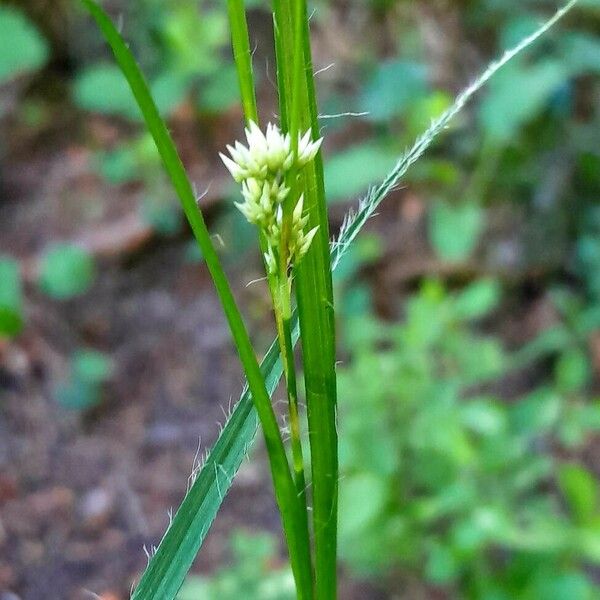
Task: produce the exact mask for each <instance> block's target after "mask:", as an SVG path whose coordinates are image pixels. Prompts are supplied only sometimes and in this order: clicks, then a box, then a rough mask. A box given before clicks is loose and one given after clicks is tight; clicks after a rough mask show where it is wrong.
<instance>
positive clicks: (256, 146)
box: [220, 121, 323, 183]
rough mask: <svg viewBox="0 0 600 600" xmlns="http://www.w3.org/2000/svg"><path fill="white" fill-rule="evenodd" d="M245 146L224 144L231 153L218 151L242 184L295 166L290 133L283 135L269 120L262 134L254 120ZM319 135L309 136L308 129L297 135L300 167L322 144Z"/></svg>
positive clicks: (248, 129)
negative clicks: (226, 153) (317, 137)
mask: <svg viewBox="0 0 600 600" xmlns="http://www.w3.org/2000/svg"><path fill="white" fill-rule="evenodd" d="M245 133H246V139H247V141H248V147H246V146H244V145H243V144H241V143H240V142H236V143H235V147H234V146H227V150H228V151H229V154H230V155H231V158H230V157H229V156H226V155H225V154H220V157H221V160H222V161H223V162H224V163H225V166H226V167H227V169H228V170H229V172H230V173H231V175H232V177H233V178H234V179H235V180H236V181H237V182H238V183H241V182H242V181H244V180H245V179H248V178H249V177H255V178H259V179H260V178H267V177H268V176H269V175H272V176H278V175H279V176H281V175H285V173H287V172H288V171H289V170H290V169H291V168H292V166H293V165H294V153H293V151H292V143H291V139H290V136H289V134H285V135H284V134H283V133H282V132H281V130H280V129H279V127H277V125H274V124H273V123H269V124H268V125H267V132H266V134H263V132H262V131H261V130H260V128H259V127H258V125H257V124H256V123H254V121H250V123H249V124H248V127H247V128H246V130H245ZM322 141H323V140H322V138H321V139H318V140H316V141H314V142H313V141H312V139H311V130H310V129H309V130H308V131H307V132H306V133H305V134H304V135H298V161H297V166H298V168H301V167H303V166H305V165H306V164H307V163H309V162H310V161H311V160H313V159H314V157H315V156H316V154H317V152H318V151H319V148H320V147H321V142H322Z"/></svg>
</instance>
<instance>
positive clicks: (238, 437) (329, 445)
mask: <svg viewBox="0 0 600 600" xmlns="http://www.w3.org/2000/svg"><path fill="white" fill-rule="evenodd" d="M83 2H84V4H85V6H86V7H87V8H88V9H89V10H90V12H91V14H92V15H93V16H94V18H95V19H96V21H97V23H98V25H99V27H100V29H101V30H102V32H103V34H104V35H105V37H106V39H107V41H108V42H109V44H110V46H111V48H112V50H113V52H114V55H115V58H116V60H117V62H118V64H119V67H120V68H121V69H122V71H123V73H124V75H125V77H126V78H127V81H128V82H129V85H130V86H131V89H132V92H133V94H134V96H135V98H136V100H137V103H138V105H139V107H140V110H141V112H142V114H143V116H144V120H145V123H146V125H147V128H148V130H149V132H150V133H151V134H152V136H153V138H154V141H155V143H156V145H157V148H158V151H159V153H160V156H161V158H162V160H163V163H164V165H165V168H166V170H167V172H168V174H169V176H170V178H171V181H172V183H173V185H174V187H175V189H176V191H177V193H178V196H179V198H180V200H181V203H182V206H183V209H184V212H185V214H186V217H187V219H188V221H189V222H190V225H191V227H192V230H193V232H194V235H195V237H196V239H197V241H198V244H199V246H200V248H201V251H202V254H203V257H204V260H205V263H206V266H207V268H208V269H209V271H210V273H211V276H212V277H213V280H214V283H215V286H216V289H217V293H218V295H219V298H220V300H221V303H222V306H223V309H224V312H225V314H226V317H227V319H228V323H229V325H230V329H231V333H232V336H233V338H234V341H235V344H236V347H237V349H238V352H239V355H240V359H241V362H242V364H243V366H244V370H245V373H246V376H247V380H248V390H245V392H244V394H243V395H242V398H241V401H240V403H239V404H238V405H237V406H236V408H235V409H234V411H233V413H232V415H231V417H230V419H229V421H228V423H227V425H226V426H225V428H224V430H223V433H222V435H221V437H220V438H219V440H218V442H217V444H216V445H215V447H214V448H213V451H212V452H211V454H210V455H209V456H208V458H207V461H206V463H205V465H204V467H203V469H202V470H201V471H200V473H199V474H198V476H197V477H196V479H195V481H194V484H193V485H192V487H191V489H190V491H189V492H188V494H187V496H186V498H185V499H184V501H183V503H182V505H181V507H180V509H179V511H178V512H177V514H176V515H175V518H174V520H173V522H172V524H171V526H170V528H169V530H168V531H167V533H166V534H165V537H164V539H163V541H162V542H161V544H160V545H159V547H158V549H157V552H156V554H155V555H154V556H153V558H152V559H151V560H150V563H149V566H148V569H147V570H146V572H145V573H144V575H143V577H142V580H141V581H140V584H139V585H138V587H137V588H136V591H135V593H134V598H144V599H145V600H146V599H148V598H161V599H163V598H174V597H175V595H176V594H177V592H178V590H179V588H180V586H181V584H182V582H183V579H184V577H185V575H186V573H187V571H188V570H189V568H190V566H191V563H192V561H193V559H194V556H195V554H196V552H197V550H198V548H199V547H200V545H201V543H202V540H203V539H204V536H205V535H206V531H207V530H208V527H209V526H210V524H211V522H212V520H213V518H214V516H215V514H216V512H217V510H218V507H219V505H220V502H221V501H222V499H223V491H224V490H225V491H226V490H227V489H228V488H229V486H230V485H231V480H232V478H233V476H234V474H235V472H236V470H237V468H238V467H239V462H240V461H241V459H242V458H243V456H244V455H245V454H246V452H247V448H248V445H249V444H250V443H251V441H252V439H253V437H254V429H255V424H256V421H255V414H254V413H253V411H252V407H251V405H250V402H251V401H252V402H253V403H254V408H255V409H256V414H257V415H258V419H259V421H260V424H261V427H262V431H263V434H264V437H265V442H266V447H267V451H268V454H269V460H270V466H271V473H272V476H273V483H274V487H275V495H276V499H277V503H278V506H279V509H280V512H281V517H282V523H283V528H284V532H285V535H286V540H287V543H288V550H289V554H290V562H291V567H292V572H293V574H294V579H295V585H296V594H297V596H298V597H299V598H313V597H316V598H323V599H330V598H334V597H335V596H336V580H337V575H336V547H337V543H336V542H337V539H336V538H337V535H336V531H337V486H338V471H337V429H336V377H335V371H334V361H335V336H334V324H333V293H332V282H331V265H333V267H335V266H337V264H338V263H339V261H340V259H341V257H342V256H343V254H344V253H345V252H346V250H347V248H348V247H349V245H350V244H351V242H352V241H353V240H354V238H355V237H356V235H357V234H358V232H359V231H360V229H361V228H362V226H363V225H364V223H365V222H366V220H367V219H368V218H369V217H370V216H372V214H373V212H374V211H375V210H376V208H377V206H378V205H379V203H380V202H381V201H382V200H383V198H384V197H385V196H386V195H387V194H388V192H389V191H390V190H391V189H393V188H394V187H395V186H396V185H397V184H398V181H399V179H400V178H401V177H402V176H403V175H404V174H405V172H406V170H407V169H408V168H409V167H410V165H412V164H413V163H414V162H415V161H416V160H417V159H418V158H419V157H420V156H421V155H422V154H423V153H424V151H425V150H426V149H427V147H428V146H429V145H430V144H431V142H432V141H433V139H434V138H435V137H436V136H437V134H438V133H440V132H441V131H443V129H444V128H445V127H446V126H447V124H448V123H449V122H450V120H451V119H452V118H453V117H454V116H455V115H456V114H457V113H458V112H459V111H460V110H461V109H462V108H463V106H464V105H465V103H466V102H467V100H468V99H469V98H470V97H471V96H472V95H473V94H474V93H475V91H477V90H478V89H479V88H480V87H481V86H482V85H483V84H484V83H485V82H486V81H487V80H488V79H490V78H491V76H492V75H493V74H494V73H495V72H496V71H497V70H498V69H499V68H501V67H502V66H503V65H504V64H506V63H507V62H508V61H509V60H510V59H511V58H513V57H514V56H516V55H517V54H519V53H520V52H521V51H522V50H523V49H524V48H526V47H527V46H528V45H530V44H531V43H532V42H534V41H535V40H536V39H537V38H538V37H539V36H540V35H542V34H543V33H544V32H545V31H547V30H548V29H549V28H550V27H551V26H552V25H553V24H554V23H555V22H556V21H557V20H558V19H559V18H560V17H561V16H562V15H564V14H565V12H566V11H567V10H569V9H570V8H571V7H572V6H573V5H574V4H575V2H570V3H569V4H568V5H567V6H566V7H565V8H564V9H563V10H561V11H559V12H558V13H557V14H556V16H555V17H554V18H553V19H551V20H550V21H548V22H547V23H546V24H545V25H544V26H542V27H541V28H540V29H538V30H537V31H536V32H535V33H534V34H533V35H531V36H529V37H527V38H525V39H524V41H523V42H521V43H520V44H518V45H517V46H516V47H515V48H514V49H513V50H511V51H510V52H507V53H506V54H505V55H504V56H503V58H502V59H501V60H500V61H498V62H497V63H493V64H492V65H490V67H489V68H488V69H487V70H486V72H485V73H484V74H483V75H482V76H481V77H480V78H479V79H478V80H476V81H475V82H474V83H473V84H472V85H471V86H470V87H469V88H468V89H467V90H465V92H463V93H462V94H461V95H460V96H459V97H458V98H457V100H456V102H455V103H454V104H453V105H452V106H451V107H450V108H448V110H447V111H446V112H444V113H443V114H442V115H441V116H440V117H439V118H438V119H437V120H435V121H434V122H433V124H432V126H431V127H430V129H429V130H428V131H427V132H426V133H425V134H424V135H423V136H421V137H420V138H419V139H418V140H417V142H416V144H415V145H414V146H413V148H411V150H409V152H407V153H406V154H405V155H403V156H402V157H401V158H400V159H399V160H398V161H397V163H396V164H395V166H394V168H393V169H392V171H391V172H390V173H389V174H388V176H387V177H386V178H385V179H384V181H383V182H382V183H381V184H380V185H379V186H378V187H376V188H374V189H373V190H372V191H371V192H370V194H369V195H368V197H367V198H366V199H365V201H364V202H362V203H361V205H360V206H359V210H358V212H357V213H356V214H354V215H350V216H349V218H348V219H347V221H346V223H345V226H344V227H343V229H342V232H341V234H340V237H339V239H338V240H337V241H336V243H335V244H334V246H333V248H332V249H330V247H329V239H328V223H327V214H326V206H325V187H324V178H323V167H322V164H321V158H320V155H319V154H317V155H316V157H315V158H314V160H309V161H308V162H306V163H305V161H304V160H301V154H302V150H303V148H304V147H305V144H308V143H309V140H312V141H313V142H316V140H318V139H319V137H320V135H319V129H318V125H317V107H316V98H315V90H314V80H313V68H312V64H311V51H310V39H309V32H308V15H307V11H306V5H305V3H304V2H303V1H302V0H295V1H294V2H291V3H283V2H280V1H277V0H276V1H274V2H273V12H274V19H275V28H274V30H275V48H276V55H277V84H278V92H279V105H280V106H279V109H280V110H279V112H280V119H281V121H280V124H279V127H280V129H281V131H282V132H283V134H284V135H286V136H287V135H289V142H287V141H286V144H288V143H289V146H290V148H289V156H290V157H291V164H290V165H289V166H287V167H286V168H285V169H280V168H279V167H280V166H281V164H283V165H284V166H286V160H287V158H286V157H287V154H285V152H284V157H283V158H282V159H281V158H278V160H277V161H275V160H274V158H273V156H272V154H271V150H272V148H275V147H277V152H275V154H277V156H278V157H279V150H280V147H281V146H282V143H281V139H280V137H277V136H280V134H279V133H277V132H276V131H275V130H274V129H273V128H271V129H268V128H264V127H263V129H262V130H263V131H264V130H265V129H266V130H267V136H270V137H271V138H272V140H271V141H272V144H271V142H270V141H268V140H267V138H265V137H263V134H262V133H260V131H259V130H258V129H256V130H255V128H254V127H252V126H251V125H250V122H254V123H258V122H259V119H258V112H257V107H256V100H255V92H254V90H255V82H254V80H253V74H252V73H253V72H252V63H251V52H250V44H249V40H248V30H247V24H246V17H245V10H244V3H243V1H241V0H230V2H229V3H228V8H229V21H230V28H231V34H232V45H233V50H234V57H235V60H236V67H237V73H238V79H239V84H240V90H241V96H242V105H243V107H244V112H245V117H246V121H247V124H248V127H249V130H250V133H249V140H248V142H249V150H246V149H244V148H242V147H241V146H238V147H236V148H235V149H234V152H232V158H233V159H234V161H235V163H236V164H230V165H229V166H230V167H232V169H231V170H232V172H233V174H234V176H235V177H236V178H237V179H239V180H242V179H246V180H247V179H248V178H249V177H250V178H253V179H260V182H261V183H262V190H261V189H260V187H261V186H260V185H259V183H256V186H255V185H254V184H251V183H250V182H249V181H247V185H246V187H245V188H244V196H246V201H247V202H248V203H249V205H248V206H246V207H245V208H246V209H247V210H245V212H247V213H248V214H249V215H251V216H252V218H253V220H255V221H256V222H258V223H260V224H261V228H262V229H261V234H260V236H259V237H260V239H259V241H260V245H261V251H262V253H263V255H265V254H266V256H265V263H266V265H265V266H266V270H267V273H268V277H269V284H270V288H271V291H272V293H273V299H274V311H275V315H276V322H277V330H278V340H277V343H278V345H279V346H280V349H281V356H282V365H281V364H279V361H278V353H277V350H276V347H272V348H271V350H270V351H269V352H268V354H267V356H266V357H265V360H264V362H263V365H262V366H259V365H258V363H257V361H256V358H255V352H254V349H253V348H252V345H251V343H250V340H249V337H248V334H247V331H246V329H245V326H244V324H243V321H242V318H241V315H240V312H239V309H238V308H237V306H236V304H235V301H234V298H233V295H232V293H231V290H230V287H229V284H228V282H227V280H226V277H225V275H224V272H223V270H222V267H221V264H220V261H219V257H218V255H217V253H216V251H215V248H214V246H213V244H212V241H211V239H210V236H209V234H208V231H207V228H206V225H205V223H204V220H203V217H202V215H201V213H200V211H199V210H198V206H197V203H196V199H195V196H194V194H193V190H192V186H191V185H190V182H189V180H188V179H187V176H186V174H185V171H184V169H183V166H182V163H181V160H180V159H179V157H178V155H177V152H176V149H175V147H174V144H173V142H172V140H171V138H170V135H169V133H168V129H167V127H166V125H165V123H164V122H163V121H162V119H161V117H160V113H159V110H158V108H157V106H156V104H155V103H154V101H153V100H152V96H151V94H150V90H149V88H148V86H147V84H146V83H145V81H144V78H143V76H142V74H141V72H140V70H139V68H138V67H137V65H136V63H135V61H134V59H133V57H132V55H131V53H130V51H129V49H128V48H127V46H126V44H125V43H124V41H123V40H122V38H121V36H120V35H119V33H118V32H117V30H116V29H115V28H114V26H113V25H112V23H111V21H110V20H109V19H108V17H107V16H106V14H105V13H104V12H103V11H102V9H100V8H99V7H98V5H96V4H95V3H94V2H93V1H92V0H83ZM307 130H308V131H309V135H308V138H307V141H306V142H304V138H302V142H300V141H299V135H300V133H301V132H305V131H307ZM275 138H277V140H276V139H275ZM285 139H286V140H287V139H288V138H285ZM285 151H286V152H288V150H287V145H286V146H285ZM235 153H237V155H236V154H235ZM271 159H273V165H274V164H275V163H277V167H278V168H275V167H274V166H273V165H271V164H270V161H271ZM281 161H283V162H281ZM302 163H305V164H302ZM301 167H303V168H302V169H301ZM269 174H270V176H272V177H274V178H275V179H274V181H272V180H271V178H270V177H267V176H268V175H269ZM265 178H266V179H267V183H268V187H267V188H265V186H264V184H265V181H264V180H265ZM274 182H276V184H277V190H274V188H273V184H274ZM282 186H283V187H282ZM255 188H256V189H255ZM284 188H289V190H288V191H287V193H286V194H283V193H282V192H283V189H284ZM265 189H266V191H265ZM258 191H261V193H260V197H259V195H258ZM280 192H281V193H280ZM301 198H303V201H301V200H300V199H301ZM277 204H278V205H279V206H277ZM299 206H300V209H299V208H298V207H299ZM265 207H269V208H270V210H269V211H265V210H264V209H265ZM274 207H275V208H274ZM259 209H260V210H259ZM260 211H262V212H261V214H259V212H260ZM273 211H274V213H275V221H274V223H273V222H272V219H271V218H270V217H272V214H271V213H272V212H273ZM304 211H305V212H304ZM263 213H264V214H263ZM267 216H269V218H268V219H266V220H265V217H267ZM267 221H268V222H267ZM275 231H276V232H277V234H276V235H275V233H274V232H275ZM309 232H314V233H309ZM304 235H305V236H309V235H312V236H314V237H312V240H309V239H308V237H306V238H305V239H304V240H303V241H302V236H304ZM294 240H295V243H296V244H297V245H296V246H294ZM304 242H307V243H306V244H305V243H304ZM298 249H299V251H298V252H296V250H298ZM304 253H306V254H305V255H304ZM301 255H303V256H302V260H301V261H299V258H300V256H301ZM294 257H295V258H296V260H294ZM292 274H293V282H294V284H295V285H294V288H292V287H291V285H290V281H291V279H290V276H291V275H292ZM292 289H295V292H296V297H297V304H298V323H299V333H300V340H301V346H302V357H303V368H304V380H305V386H304V387H305V390H306V396H307V407H308V409H307V422H308V431H309V442H310V456H311V465H312V469H311V476H312V481H311V492H312V494H311V495H312V511H311V517H312V519H311V522H312V528H311V530H309V527H308V525H309V523H308V522H307V521H308V518H307V517H308V510H307V508H308V507H307V502H306V495H305V493H304V488H302V492H301V493H299V490H300V485H299V484H300V483H301V482H302V479H303V477H304V475H303V471H304V465H303V463H304V461H303V457H302V455H301V453H300V452H299V450H300V449H301V447H302V445H303V441H302V439H301V437H300V434H299V432H300V430H301V428H300V426H299V418H300V415H299V414H298V413H297V412H296V411H297V406H296V403H297V395H296V390H295V387H296V385H295V379H296V374H295V367H294V360H293V346H294V343H295V340H296V339H297V336H298V331H297V321H296V317H295V315H294V313H293V311H292V308H291V292H292ZM481 350H482V351H483V350H485V351H486V352H488V353H490V355H491V356H492V357H493V356H494V348H493V347H491V346H489V345H488V346H485V347H482V349H481ZM475 358H479V357H475ZM471 362H472V363H475V362H476V360H475V359H471ZM282 372H283V373H284V374H285V380H286V388H287V391H288V399H289V403H288V404H289V409H290V416H291V420H292V424H291V438H292V444H291V446H292V448H291V455H292V461H291V466H290V462H289V460H288V456H287V452H286V448H285V445H284V443H283V439H282V435H281V431H280V429H279V425H278V423H277V420H276V418H275V414H274V411H273V407H272V405H271V402H270V398H269V394H270V393H271V392H272V391H273V389H274V387H275V386H276V384H277V381H278V379H279V377H280V376H281V373H282ZM294 421H295V422H294ZM311 532H312V536H311V535H310V533H311ZM313 568H314V570H313Z"/></svg>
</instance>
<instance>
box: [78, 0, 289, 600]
mask: <svg viewBox="0 0 600 600" xmlns="http://www.w3.org/2000/svg"><path fill="white" fill-rule="evenodd" d="M82 2H83V4H84V5H85V7H86V8H87V9H88V11H89V12H90V14H91V15H92V16H93V17H94V19H95V20H96V23H97V24H98V26H99V28H100V30H101V31H102V33H103V34H104V37H105V39H106V41H107V42H108V44H109V45H110V47H111V49H112V51H113V54H114V56H115V59H116V61H117V63H118V65H119V67H120V69H121V71H122V72H123V75H124V76H125V78H126V79H127V82H128V83H129V86H130V88H131V91H132V93H133V95H134V97H135V99H136V101H137V103H138V106H139V108H140V110H141V112H142V115H143V117H144V121H145V123H146V126H147V128H148V131H149V132H150V134H151V135H152V137H153V139H154V142H155V144H156V147H157V149H158V152H159V154H160V156H161V159H162V161H163V165H164V167H165V169H166V171H167V173H168V175H169V177H170V179H171V182H172V184H173V187H174V188H175V191H176V192H177V195H178V197H179V200H180V202H181V205H182V207H183V211H184V213H185V216H186V218H187V220H188V222H189V224H190V226H191V229H192V232H193V233H194V237H195V238H196V241H197V242H198V245H199V246H200V249H201V251H202V255H203V257H204V260H205V262H206V265H207V267H208V270H209V272H210V274H211V277H212V279H213V282H214V284H215V288H216V290H217V294H218V296H219V300H220V302H221V305H222V307H223V311H224V313H225V316H226V318H227V322H228V324H229V328H230V330H231V334H232V337H233V340H234V342H235V345H236V349H237V351H238V355H239V357H240V360H241V363H242V365H243V367H244V372H245V374H246V379H247V382H248V387H249V389H250V391H251V392H252V400H253V402H254V406H255V408H256V411H257V414H258V416H259V419H260V422H261V426H262V432H263V435H264V438H265V444H266V447H267V452H268V454H269V464H270V467H271V474H272V476H273V482H274V487H275V496H276V499H277V504H278V506H279V511H280V513H281V518H282V520H283V523H284V530H285V533H286V536H287V538H288V544H289V545H290V546H293V547H295V546H296V545H297V540H298V534H297V527H296V525H295V524H297V523H299V522H300V518H299V517H300V503H299V501H298V498H297V495H296V490H295V487H294V482H293V479H292V476H291V473H290V470H289V465H288V460H287V455H286V452H285V447H284V445H283V441H282V438H281V433H280V431H279V425H278V423H277V419H276V417H275V413H274V411H273V407H272V405H271V399H270V394H269V392H268V391H267V388H266V385H265V380H264V378H263V374H262V373H261V370H260V366H259V364H258V361H257V359H256V356H255V353H254V349H253V348H252V344H251V342H250V337H249V336H248V332H247V330H246V327H245V325H244V322H243V319H242V316H241V314H240V312H239V309H238V307H237V305H236V302H235V299H234V297H233V294H232V292H231V288H230V286H229V283H228V281H227V278H226V276H225V273H224V271H223V268H222V267H221V263H220V261H219V257H218V254H217V252H216V250H215V248H214V246H213V243H212V240H211V237H210V235H209V233H208V229H207V227H206V224H205V222H204V218H203V217H202V213H201V212H200V209H199V208H198V204H197V202H196V198H195V195H194V193H193V189H192V185H191V183H190V181H189V179H188V177H187V174H186V172H185V168H184V167H183V164H182V162H181V159H180V157H179V155H178V153H177V150H176V148H175V144H174V143H173V140H172V138H171V136H170V134H169V131H168V129H167V127H166V125H165V123H164V121H163V120H162V119H161V117H160V114H159V112H158V109H157V108H156V104H155V103H154V101H153V99H152V96H151V94H150V91H149V89H148V85H147V83H146V81H145V79H144V76H143V75H142V72H141V71H140V69H139V67H138V66H137V64H136V62H135V59H134V57H133V55H132V53H131V52H130V50H129V48H128V47H127V45H126V44H125V42H124V41H123V39H122V38H121V36H120V34H119V32H118V31H117V30H116V28H115V26H114V25H113V23H112V21H111V20H110V18H109V17H108V15H107V14H106V13H105V12H104V11H103V10H102V8H100V6H99V5H98V4H96V2H94V1H93V0H82ZM215 481H216V482H217V483H218V479H217V480H215ZM176 531H177V530H176ZM192 533H193V532H192ZM188 550H190V549H188ZM196 550H197V548H196ZM193 555H195V552H194V553H193ZM157 557H158V562H156V561H155V562H154V568H156V569H157V570H158V571H165V570H166V571H168V570H169V569H171V568H175V569H176V570H177V577H167V576H165V577H164V578H157V579H156V580H154V581H153V582H152V584H149V583H147V581H148V580H147V579H146V578H145V577H144V578H142V581H141V583H140V585H139V586H138V589H137V590H136V592H135V594H134V598H137V599H143V600H150V599H156V600H158V599H163V598H172V597H174V596H175V594H176V593H177V590H178V588H179V586H180V585H181V582H182V581H183V577H180V576H181V573H183V574H184V575H185V573H186V572H187V570H188V569H189V566H190V564H191V560H193V556H187V555H184V554H183V553H182V554H180V555H179V556H178V557H177V558H178V559H179V560H181V561H182V563H183V564H184V565H185V566H184V569H181V570H178V565H177V564H175V565H171V564H170V563H172V560H173V558H172V557H171V556H170V555H169V554H168V553H166V552H163V551H159V554H157ZM291 558H292V570H293V571H294V575H295V576H296V578H297V579H298V577H300V575H301V571H300V569H299V564H298V561H297V560H294V556H292V557H291ZM188 561H189V564H188ZM158 579H160V585H159V587H156V583H157V582H158Z"/></svg>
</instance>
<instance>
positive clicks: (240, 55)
mask: <svg viewBox="0 0 600 600" xmlns="http://www.w3.org/2000/svg"><path fill="white" fill-rule="evenodd" d="M227 10H228V14H229V26H230V28H231V46H232V48H233V58H234V60H235V66H236V69H237V74H238V83H239V85H240V95H241V97H242V106H243V107H244V115H245V116H246V121H250V120H252V121H254V122H255V123H256V124H257V125H258V110H257V108H256V92H255V89H254V72H253V69H252V53H251V51H250V38H249V37H248V23H247V21H246V11H245V10H244V0H227Z"/></svg>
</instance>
